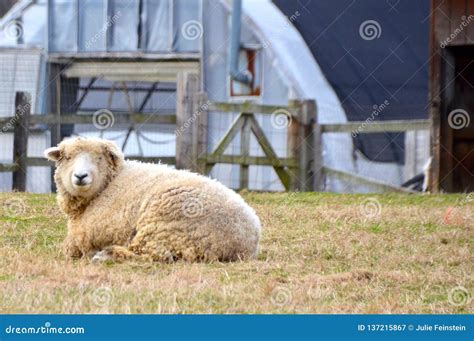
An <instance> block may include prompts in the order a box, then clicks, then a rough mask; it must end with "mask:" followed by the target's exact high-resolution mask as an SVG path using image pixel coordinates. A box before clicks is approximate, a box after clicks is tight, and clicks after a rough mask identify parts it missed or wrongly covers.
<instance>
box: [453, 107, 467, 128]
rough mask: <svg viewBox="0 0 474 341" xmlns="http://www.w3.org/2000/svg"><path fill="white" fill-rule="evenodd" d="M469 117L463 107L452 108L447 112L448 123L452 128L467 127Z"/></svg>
mask: <svg viewBox="0 0 474 341" xmlns="http://www.w3.org/2000/svg"><path fill="white" fill-rule="evenodd" d="M470 123H471V117H470V115H469V113H468V112H467V111H466V110H464V109H454V110H452V111H451V112H450V113H449V114H448V124H449V126H450V127H451V128H452V129H455V130H459V129H463V128H467V127H469V124H470Z"/></svg>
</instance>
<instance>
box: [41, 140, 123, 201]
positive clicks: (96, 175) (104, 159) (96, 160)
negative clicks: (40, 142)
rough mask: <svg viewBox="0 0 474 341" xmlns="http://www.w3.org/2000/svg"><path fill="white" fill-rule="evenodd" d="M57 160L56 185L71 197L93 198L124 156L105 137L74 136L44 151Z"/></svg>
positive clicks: (108, 180) (117, 167)
mask: <svg viewBox="0 0 474 341" xmlns="http://www.w3.org/2000/svg"><path fill="white" fill-rule="evenodd" d="M45 156H46V158H48V159H49V160H53V161H55V162H56V173H55V180H56V184H57V185H58V187H59V186H62V187H63V189H64V190H65V191H66V192H68V193H69V194H70V195H71V196H74V197H82V198H92V197H94V196H95V195H96V194H97V193H98V192H100V191H102V190H103V189H104V188H105V187H106V186H107V185H108V183H109V182H110V180H111V178H112V177H113V176H114V174H116V172H117V171H118V170H119V169H120V168H121V166H122V164H123V155H122V153H121V152H120V151H119V150H118V148H117V146H116V145H115V144H114V143H112V142H110V141H106V140H101V139H84V138H75V139H70V140H66V141H63V142H61V143H60V144H59V145H58V146H57V147H52V148H49V149H47V150H46V151H45Z"/></svg>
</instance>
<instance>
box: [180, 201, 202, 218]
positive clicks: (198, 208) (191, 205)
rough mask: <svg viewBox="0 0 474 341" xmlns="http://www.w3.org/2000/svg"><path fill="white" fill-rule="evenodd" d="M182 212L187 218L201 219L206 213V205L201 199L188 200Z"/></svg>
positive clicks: (184, 203)
mask: <svg viewBox="0 0 474 341" xmlns="http://www.w3.org/2000/svg"><path fill="white" fill-rule="evenodd" d="M181 211H182V212H183V215H184V216H185V217H187V218H199V217H200V216H202V215H203V213H204V205H203V203H202V200H200V199H199V198H194V197H192V198H188V199H186V200H185V201H184V202H183V205H182V206H181Z"/></svg>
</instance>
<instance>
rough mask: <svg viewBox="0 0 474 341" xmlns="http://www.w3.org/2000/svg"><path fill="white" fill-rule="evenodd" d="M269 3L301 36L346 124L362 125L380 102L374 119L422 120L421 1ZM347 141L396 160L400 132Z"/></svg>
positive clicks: (400, 155)
mask: <svg viewBox="0 0 474 341" xmlns="http://www.w3.org/2000/svg"><path fill="white" fill-rule="evenodd" d="M273 2H274V3H275V4H276V5H277V6H278V7H279V8H280V10H281V11H282V12H283V13H284V14H285V15H286V16H287V17H288V18H291V20H290V21H292V22H293V24H294V26H295V27H296V28H297V29H298V30H299V32H300V33H301V35H302V36H303V38H304V40H305V41H306V43H307V44H308V46H309V48H310V49H311V51H312V53H313V55H314V57H315V59H316V61H317V62H318V63H319V65H320V67H321V69H322V70H323V72H324V74H325V76H326V77H327V79H328V81H329V82H330V83H331V85H332V86H333V88H334V90H335V91H336V93H337V95H338V97H339V99H340V100H341V103H342V105H343V107H344V110H345V111H346V115H347V118H348V120H349V121H359V120H360V121H365V120H366V119H367V118H369V117H370V116H371V115H372V111H373V110H374V109H373V108H374V106H380V105H381V104H383V103H384V102H385V101H387V102H388V103H389V104H388V105H387V106H386V108H385V109H383V110H382V111H381V112H380V113H379V114H378V115H377V114H376V115H373V117H375V119H380V120H397V119H421V118H427V103H428V45H429V44H428V42H429V40H428V38H429V21H430V17H429V1H428V0H416V1H413V0H363V1H356V0H333V1H326V0H320V1H317V0H273ZM363 23H365V24H363ZM364 28H365V29H364ZM364 38H365V39H364ZM354 143H355V145H356V147H357V149H359V150H360V151H361V152H362V153H363V154H364V155H365V156H366V157H368V158H369V159H370V160H375V161H381V162H394V161H395V162H398V163H399V164H403V163H404V134H403V133H390V134H388V133H383V134H362V135H358V136H357V137H356V138H354Z"/></svg>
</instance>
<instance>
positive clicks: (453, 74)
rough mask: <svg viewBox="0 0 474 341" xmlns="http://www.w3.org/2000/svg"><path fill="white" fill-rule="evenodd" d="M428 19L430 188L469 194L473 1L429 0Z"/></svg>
mask: <svg viewBox="0 0 474 341" xmlns="http://www.w3.org/2000/svg"><path fill="white" fill-rule="evenodd" d="M430 20H431V33H430V34H431V37H430V60H429V63H430V75H429V79H430V80H429V82H430V84H429V96H430V101H429V103H430V108H429V114H430V117H431V118H432V122H433V126H432V155H433V159H432V165H431V176H430V189H431V190H432V191H433V192H438V191H445V192H466V191H473V190H474V122H473V121H474V0H432V3H431V12H430ZM450 113H453V114H452V115H450ZM466 114H467V115H466ZM461 116H462V117H461ZM450 117H451V120H449V118H450ZM454 118H456V121H454V123H456V124H459V125H458V126H456V125H455V128H453V119H454ZM459 120H461V121H459ZM450 121H451V124H450ZM463 122H467V123H463ZM468 122H470V124H468Z"/></svg>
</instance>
